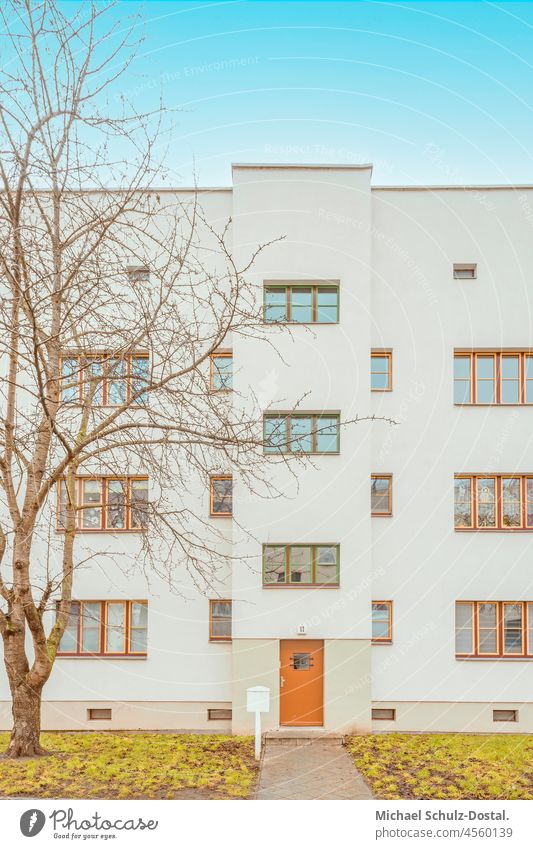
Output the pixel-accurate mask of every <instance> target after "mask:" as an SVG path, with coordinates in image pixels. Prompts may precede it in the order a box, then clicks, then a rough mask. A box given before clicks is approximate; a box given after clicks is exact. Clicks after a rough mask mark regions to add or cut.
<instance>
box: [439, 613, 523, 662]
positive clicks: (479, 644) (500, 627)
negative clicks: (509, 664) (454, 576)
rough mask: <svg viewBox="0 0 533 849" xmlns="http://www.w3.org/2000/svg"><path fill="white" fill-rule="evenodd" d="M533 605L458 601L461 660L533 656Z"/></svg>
mask: <svg viewBox="0 0 533 849" xmlns="http://www.w3.org/2000/svg"><path fill="white" fill-rule="evenodd" d="M532 637H533V602H526V601H458V602H456V604H455V654H456V655H457V656H459V657H502V658H508V659H509V658H513V657H533V639H532Z"/></svg>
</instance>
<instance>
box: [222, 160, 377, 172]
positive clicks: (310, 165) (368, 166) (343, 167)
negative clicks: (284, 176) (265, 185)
mask: <svg viewBox="0 0 533 849" xmlns="http://www.w3.org/2000/svg"><path fill="white" fill-rule="evenodd" d="M373 167H374V166H373V165H372V163H371V162H365V163H361V164H357V165H356V164H354V163H347V162H342V163H339V164H337V165H335V164H333V163H331V164H329V165H325V164H324V163H322V164H321V163H319V162H307V163H305V162H268V163H265V162H233V163H232V165H231V168H232V170H234V169H235V168H255V169H263V170H267V169H281V168H286V169H291V168H293V169H296V168H298V169H300V170H312V169H316V170H320V171H347V170H354V171H365V170H366V171H368V170H370V171H371V170H372V169H373Z"/></svg>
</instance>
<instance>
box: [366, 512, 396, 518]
mask: <svg viewBox="0 0 533 849" xmlns="http://www.w3.org/2000/svg"><path fill="white" fill-rule="evenodd" d="M370 515H371V517H372V518H375V519H392V513H371V514H370Z"/></svg>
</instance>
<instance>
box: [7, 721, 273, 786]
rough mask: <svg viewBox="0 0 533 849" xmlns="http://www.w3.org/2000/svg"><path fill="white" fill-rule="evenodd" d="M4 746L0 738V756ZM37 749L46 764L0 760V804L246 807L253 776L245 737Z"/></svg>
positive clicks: (65, 737)
mask: <svg viewBox="0 0 533 849" xmlns="http://www.w3.org/2000/svg"><path fill="white" fill-rule="evenodd" d="M7 742H8V735H7V734H0V751H1V750H2V749H5V747H6V746H7ZM42 744H43V746H44V747H45V748H46V749H47V750H49V751H50V755H49V756H47V757H42V758H35V759H33V758H30V759H27V760H24V761H16V760H0V796H3V797H5V796H9V797H19V798H22V797H25V796H32V797H38V798H43V799H48V798H56V799H58V798H59V799H61V798H67V799H68V798H70V799H93V798H99V799H179V798H204V799H205V798H226V799H227V798H232V799H246V798H248V797H249V796H250V795H251V793H252V791H253V787H254V784H255V779H256V775H257V765H256V763H255V761H254V756H253V743H252V740H251V738H249V737H229V736H224V735H214V734H213V735H203V734H125V733H124V734H120V733H109V734H76V733H71V734H68V733H49V734H43V735H42Z"/></svg>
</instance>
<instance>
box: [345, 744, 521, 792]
mask: <svg viewBox="0 0 533 849" xmlns="http://www.w3.org/2000/svg"><path fill="white" fill-rule="evenodd" d="M347 747H348V750H349V751H350V752H351V754H352V755H353V758H354V761H355V765H356V766H357V768H358V769H359V770H360V771H361V773H362V774H363V775H364V777H365V778H366V780H367V781H368V783H369V784H370V785H371V787H372V789H373V791H374V793H375V795H376V797H377V798H378V799H533V736H526V735H521V734H520V735H519V734H505V735H498V734H494V735H479V736H478V735H467V734H371V735H369V736H368V737H350V738H349V739H348V741H347Z"/></svg>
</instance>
